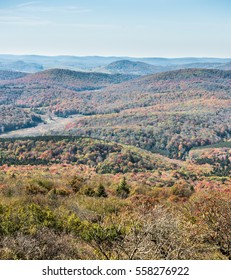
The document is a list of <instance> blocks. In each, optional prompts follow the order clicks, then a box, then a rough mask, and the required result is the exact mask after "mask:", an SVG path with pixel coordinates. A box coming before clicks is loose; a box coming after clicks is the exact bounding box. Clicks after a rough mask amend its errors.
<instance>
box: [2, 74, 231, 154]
mask: <svg viewBox="0 0 231 280" xmlns="http://www.w3.org/2000/svg"><path fill="white" fill-rule="evenodd" d="M132 78H133V79H132ZM130 79H132V81H127V80H130ZM123 81H125V82H123ZM0 88H1V92H2V94H1V104H12V103H14V106H15V107H16V108H20V109H18V110H20V111H21V110H22V108H24V109H25V108H27V112H28V114H31V115H33V114H35V113H36V114H48V113H52V114H56V115H57V116H61V117H66V116H69V115H72V114H81V115H82V118H80V117H79V118H77V120H76V121H75V120H73V121H72V122H70V124H69V125H67V126H66V129H65V131H59V130H57V131H55V132H54V133H57V134H63V133H68V134H69V133H70V134H72V135H79V136H81V135H82V136H87V137H88V136H90V137H93V138H98V139H107V140H109V141H115V142H121V143H124V144H129V145H133V146H138V147H140V148H143V149H146V150H149V151H152V152H161V153H164V154H166V155H168V156H170V157H174V158H181V159H185V158H186V157H187V155H188V151H189V150H190V149H191V148H193V147H196V146H203V145H208V144H213V143H216V142H220V141H222V140H223V141H224V140H227V139H229V138H230V134H231V111H230V110H231V109H230V108H231V100H230V94H231V72H230V71H221V70H205V69H186V70H177V71H171V72H166V73H160V74H154V75H149V76H144V77H141V78H135V79H134V76H128V75H119V74H118V75H108V74H99V73H98V74H97V73H80V72H73V71H68V70H57V69H55V70H49V71H44V72H41V73H38V74H33V75H27V76H26V77H24V78H21V79H17V80H15V81H14V80H12V81H2V82H1V85H0ZM15 112H17V110H16V111H15ZM16 115H18V120H20V119H21V120H22V119H25V117H24V118H22V117H21V116H20V114H19V113H16V114H15V116H16ZM42 116H43V115H41V117H42ZM86 116H88V117H86ZM8 117H9V118H10V119H11V121H10V123H11V124H12V128H14V127H16V126H17V123H15V124H14V120H13V119H14V118H11V115H9V116H7V115H6V116H5V120H7V118H8ZM26 123H28V121H26ZM31 124H32V125H33V123H31ZM1 125H4V123H3V120H2V121H1Z"/></svg>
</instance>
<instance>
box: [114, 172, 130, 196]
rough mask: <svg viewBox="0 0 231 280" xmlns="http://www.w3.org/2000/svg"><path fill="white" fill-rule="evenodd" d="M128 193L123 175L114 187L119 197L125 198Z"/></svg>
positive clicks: (128, 189)
mask: <svg viewBox="0 0 231 280" xmlns="http://www.w3.org/2000/svg"><path fill="white" fill-rule="evenodd" d="M129 193H130V188H129V186H128V184H127V182H126V179H125V177H123V179H122V180H121V181H120V183H119V185H118V187H117V189H116V194H117V196H118V197H120V198H127V197H128V195H129Z"/></svg>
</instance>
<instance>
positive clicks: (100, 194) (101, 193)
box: [96, 184, 107, 197]
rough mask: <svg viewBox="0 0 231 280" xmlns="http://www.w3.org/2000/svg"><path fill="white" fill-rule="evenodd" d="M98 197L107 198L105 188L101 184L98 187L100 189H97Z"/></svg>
mask: <svg viewBox="0 0 231 280" xmlns="http://www.w3.org/2000/svg"><path fill="white" fill-rule="evenodd" d="M96 196H98V197H107V193H106V190H105V187H104V186H103V185H102V184H100V185H99V186H98V189H97V192H96Z"/></svg>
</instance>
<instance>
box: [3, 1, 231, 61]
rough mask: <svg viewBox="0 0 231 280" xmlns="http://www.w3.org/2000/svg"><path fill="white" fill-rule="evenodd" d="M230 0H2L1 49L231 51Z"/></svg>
mask: <svg viewBox="0 0 231 280" xmlns="http://www.w3.org/2000/svg"><path fill="white" fill-rule="evenodd" d="M230 32H231V0H107V1H106V0H104V1H103V0H76V1H74V0H46V1H45V0H38V1H25V0H24V1H20V0H7V1H5V0H0V38H1V43H0V53H8V54H10V53H11V54H44V55H63V54H66V55H79V56H82V55H103V56H111V55H113V56H137V57H185V56H199V57H202V56H203V57H231V36H230Z"/></svg>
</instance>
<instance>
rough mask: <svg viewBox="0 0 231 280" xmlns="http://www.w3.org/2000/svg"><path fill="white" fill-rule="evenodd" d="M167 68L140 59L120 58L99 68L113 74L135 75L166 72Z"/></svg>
mask: <svg viewBox="0 0 231 280" xmlns="http://www.w3.org/2000/svg"><path fill="white" fill-rule="evenodd" d="M165 69H166V68H164V67H162V66H155V65H151V64H148V63H144V62H139V61H130V60H119V61H115V62H112V63H110V64H108V65H107V66H105V67H103V68H101V69H100V68H99V69H98V70H100V71H102V72H108V73H111V74H115V73H120V74H130V75H131V74H133V75H148V74H153V73H158V72H164V71H165Z"/></svg>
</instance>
